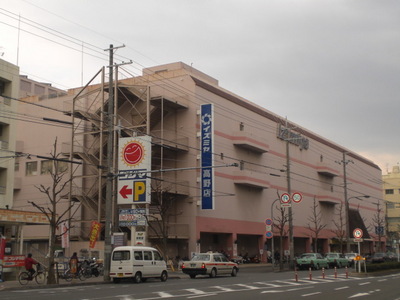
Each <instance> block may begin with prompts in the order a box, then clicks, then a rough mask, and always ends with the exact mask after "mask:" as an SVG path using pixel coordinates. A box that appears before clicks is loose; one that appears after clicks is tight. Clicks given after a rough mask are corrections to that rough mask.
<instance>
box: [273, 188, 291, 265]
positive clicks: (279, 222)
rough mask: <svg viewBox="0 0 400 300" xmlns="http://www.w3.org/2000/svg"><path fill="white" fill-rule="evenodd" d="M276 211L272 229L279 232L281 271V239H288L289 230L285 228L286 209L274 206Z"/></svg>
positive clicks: (280, 262)
mask: <svg viewBox="0 0 400 300" xmlns="http://www.w3.org/2000/svg"><path fill="white" fill-rule="evenodd" d="M278 199H280V196H279V193H278ZM274 208H275V209H276V210H278V211H279V215H278V217H274V220H273V222H274V228H277V229H278V232H279V256H280V261H279V270H280V271H282V270H283V259H282V258H283V255H284V253H283V237H285V236H286V237H288V233H289V230H288V228H287V226H286V224H287V223H288V222H289V215H288V213H287V212H286V209H285V208H284V207H282V206H279V207H278V206H277V205H276V206H275V207H274ZM272 255H275V253H272Z"/></svg>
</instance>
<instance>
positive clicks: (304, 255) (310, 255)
mask: <svg viewBox="0 0 400 300" xmlns="http://www.w3.org/2000/svg"><path fill="white" fill-rule="evenodd" d="M314 257H315V255H314V254H302V255H301V256H300V258H314Z"/></svg>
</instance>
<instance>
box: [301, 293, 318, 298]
mask: <svg viewBox="0 0 400 300" xmlns="http://www.w3.org/2000/svg"><path fill="white" fill-rule="evenodd" d="M318 294H321V292H315V293H310V294H304V295H301V296H302V297H308V296H314V295H318Z"/></svg>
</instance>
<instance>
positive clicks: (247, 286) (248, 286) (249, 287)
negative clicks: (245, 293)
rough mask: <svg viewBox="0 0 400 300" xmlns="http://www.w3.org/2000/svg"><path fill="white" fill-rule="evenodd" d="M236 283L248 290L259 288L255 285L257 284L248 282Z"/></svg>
mask: <svg viewBox="0 0 400 300" xmlns="http://www.w3.org/2000/svg"><path fill="white" fill-rule="evenodd" d="M236 285H238V286H242V287H245V288H247V289H249V290H259V289H260V288H259V287H257V286H253V285H248V284H241V283H239V284H236Z"/></svg>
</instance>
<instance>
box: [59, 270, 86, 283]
mask: <svg viewBox="0 0 400 300" xmlns="http://www.w3.org/2000/svg"><path fill="white" fill-rule="evenodd" d="M63 277H64V279H65V281H68V282H69V281H71V280H72V279H74V278H79V280H81V281H84V280H86V278H88V277H87V276H85V273H84V271H83V269H79V271H78V272H77V273H72V272H71V270H70V269H68V270H66V271H65V272H64V276H63Z"/></svg>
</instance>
